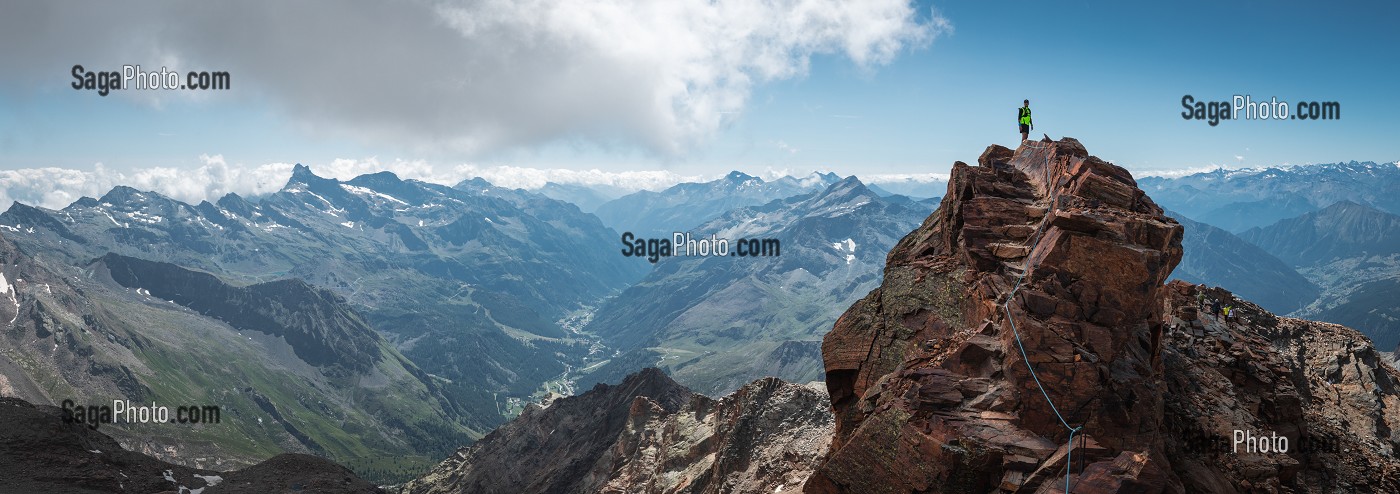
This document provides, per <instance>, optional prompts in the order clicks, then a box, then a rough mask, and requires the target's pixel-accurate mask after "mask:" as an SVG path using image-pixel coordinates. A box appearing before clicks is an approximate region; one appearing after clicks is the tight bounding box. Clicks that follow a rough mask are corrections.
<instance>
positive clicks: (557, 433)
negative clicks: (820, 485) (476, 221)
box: [403, 368, 832, 494]
mask: <svg viewBox="0 0 1400 494" xmlns="http://www.w3.org/2000/svg"><path fill="white" fill-rule="evenodd" d="M831 427H832V417H831V414H830V412H829V410H828V408H827V407H826V395H825V393H822V392H821V391H820V390H818V389H813V388H809V387H805V386H799V385H795V384H790V383H786V382H783V381H781V380H778V379H773V378H767V379H761V380H758V381H755V382H753V383H751V384H749V385H747V386H744V387H742V388H740V389H739V390H738V391H735V392H734V393H733V394H731V395H729V396H726V397H724V398H723V399H719V400H715V399H711V398H709V397H706V396H703V395H697V394H693V393H691V392H690V391H688V390H686V389H685V388H683V387H681V386H680V385H679V384H676V383H675V382H674V381H672V380H671V379H670V378H669V377H667V376H666V375H665V374H664V373H662V372H661V371H660V370H657V369H655V368H651V369H646V370H643V371H642V372H640V373H638V374H634V375H631V376H628V377H627V378H626V379H624V380H623V382H622V383H621V384H618V385H615V386H608V385H604V384H600V385H598V386H596V387H594V388H593V390H592V391H589V392H587V393H584V394H582V395H579V396H575V397H570V398H563V399H560V400H557V401H555V402H554V403H553V404H551V405H550V406H549V408H544V409H541V408H539V407H536V406H533V405H532V406H531V408H529V409H527V410H526V412H525V413H524V414H522V415H521V416H520V417H519V418H517V419H516V420H514V421H512V422H510V423H508V424H506V425H504V426H502V427H501V428H500V429H497V430H496V431H495V432H493V433H491V434H490V435H488V436H486V438H484V439H482V440H481V441H479V442H477V443H476V444H474V445H472V446H469V447H466V448H463V449H461V450H460V451H458V452H457V454H456V455H455V456H453V457H451V458H448V459H447V460H446V461H444V462H442V463H441V464H440V465H438V466H437V468H435V469H434V470H433V471H432V472H429V473H428V474H427V475H425V476H424V477H422V478H420V479H418V480H415V481H413V482H410V483H409V484H407V485H406V486H404V487H403V492H405V493H415V494H418V493H422V494H429V493H432V494H437V493H457V492H463V493H465V492H516V493H545V492H550V493H682V492H684V493H730V492H764V493H793V492H800V490H801V488H802V487H801V486H802V483H803V481H804V480H805V479H806V478H807V477H808V476H809V475H810V474H811V472H812V469H813V468H815V466H816V465H817V463H818V461H819V460H820V459H821V457H822V456H823V455H824V453H825V452H826V446H827V443H828V441H829V438H830V436H831Z"/></svg>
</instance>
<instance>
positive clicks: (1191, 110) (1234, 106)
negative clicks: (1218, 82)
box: [1181, 94, 1342, 127]
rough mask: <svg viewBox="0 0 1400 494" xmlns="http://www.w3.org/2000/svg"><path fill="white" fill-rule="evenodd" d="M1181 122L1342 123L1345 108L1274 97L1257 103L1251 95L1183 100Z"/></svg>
mask: <svg viewBox="0 0 1400 494" xmlns="http://www.w3.org/2000/svg"><path fill="white" fill-rule="evenodd" d="M1181 107H1182V111H1181V118H1184V119H1186V120H1201V121H1204V122H1206V123H1207V124H1209V125H1210V126H1211V127H1214V126H1216V125H1219V124H1220V122H1224V121H1226V120H1241V119H1243V120H1340V119H1341V118H1342V104H1341V103H1339V102H1336V101H1302V102H1299V103H1298V104H1296V105H1291V104H1289V103H1288V102H1287V101H1280V100H1279V99H1278V97H1274V96H1271V97H1269V99H1268V100H1267V101H1266V100H1259V101H1255V100H1254V98H1253V97H1251V96H1250V95H1247V94H1246V95H1240V94H1236V95H1234V96H1231V97H1230V99H1229V100H1228V101H1201V100H1197V99H1196V97H1195V96H1192V95H1189V94H1188V95H1185V96H1182V97H1181Z"/></svg>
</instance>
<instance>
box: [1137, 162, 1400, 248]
mask: <svg viewBox="0 0 1400 494" xmlns="http://www.w3.org/2000/svg"><path fill="white" fill-rule="evenodd" d="M1138 184H1139V185H1140V186H1141V187H1142V190H1143V191H1145V192H1147V193H1148V194H1151V195H1152V197H1154V198H1156V199H1157V201H1158V202H1159V203H1161V204H1162V206H1163V207H1165V208H1167V209H1171V210H1173V211H1176V212H1178V213H1181V214H1183V215H1186V216H1187V217H1190V218H1191V219H1193V220H1196V221H1199V222H1203V223H1208V224H1211V225H1214V226H1216V227H1219V228H1223V229H1225V230H1228V231H1230V232H1233V233H1240V232H1243V231H1245V230H1248V229H1250V228H1254V227H1263V226H1268V225H1271V224H1273V223H1274V222H1276V221H1278V220H1282V219H1285V218H1292V217H1295V216H1298V215H1300V214H1303V213H1307V212H1310V211H1316V210H1318V209H1322V208H1325V207H1328V206H1331V205H1332V204H1334V203H1336V202H1339V201H1343V200H1348V201H1352V202H1356V203H1358V204H1369V205H1371V206H1372V207H1374V208H1376V209H1380V210H1382V211H1388V212H1390V213H1392V214H1400V195H1397V194H1396V193H1395V191H1397V190H1400V164H1397V163H1375V162H1370V161H1368V162H1360V163H1358V162H1356V161H1351V162H1346V163H1332V164H1320V165H1303V166H1291V167H1265V168H1247V169H1240V170H1226V169H1223V168H1221V169H1217V170H1214V171H1210V172H1204V173H1196V174H1192V175H1187V176H1183V177H1175V178H1165V177H1142V178H1140V179H1138Z"/></svg>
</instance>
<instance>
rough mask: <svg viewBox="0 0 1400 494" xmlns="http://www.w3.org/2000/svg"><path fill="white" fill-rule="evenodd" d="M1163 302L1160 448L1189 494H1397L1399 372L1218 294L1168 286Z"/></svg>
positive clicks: (1294, 322)
mask: <svg viewBox="0 0 1400 494" xmlns="http://www.w3.org/2000/svg"><path fill="white" fill-rule="evenodd" d="M1198 293H1204V295H1205V297H1204V299H1203V300H1202V299H1198V298H1197V294H1198ZM1163 299H1164V300H1163V303H1164V307H1165V308H1166V314H1165V319H1164V321H1165V322H1166V323H1167V331H1166V333H1165V336H1164V342H1163V343H1164V345H1163V357H1162V358H1163V361H1164V374H1163V379H1164V380H1165V381H1166V384H1167V397H1166V400H1165V403H1166V407H1165V415H1164V417H1163V421H1164V423H1165V424H1166V426H1167V429H1168V430H1169V431H1170V432H1171V434H1170V435H1169V436H1168V438H1167V444H1166V447H1167V455H1168V457H1170V458H1171V459H1172V467H1173V469H1174V470H1176V471H1177V472H1178V474H1179V476H1180V478H1181V480H1182V482H1183V484H1184V485H1185V487H1186V491H1187V492H1254V491H1260V492H1400V462H1398V461H1397V459H1396V452H1397V447H1400V431H1397V430H1396V429H1395V428H1396V426H1397V423H1400V394H1397V393H1400V386H1397V384H1400V373H1397V372H1396V370H1395V369H1394V368H1393V367H1391V365H1390V364H1388V363H1384V359H1383V357H1382V356H1381V354H1379V353H1378V352H1377V351H1376V350H1375V348H1374V347H1373V346H1372V345H1371V342H1370V341H1369V340H1367V339H1366V338H1365V337H1364V336H1362V335H1361V334H1360V333H1359V332H1357V331H1355V330H1353V329H1350V328H1347V327H1345V326H1339V325H1336V324H1330V323H1324V322H1314V321H1304V320H1301V319H1293V318H1287V317H1276V316H1274V315H1273V314H1270V313H1268V312H1267V311H1265V310H1263V309H1261V308H1260V307H1259V306H1257V305H1254V304H1253V303H1250V302H1248V301H1245V300H1240V299H1238V298H1236V297H1235V296H1234V295H1233V294H1231V293H1230V292H1228V291H1225V290H1223V289H1220V288H1211V289H1204V288H1201V287H1198V286H1193V285H1189V284H1186V283H1182V282H1179V281H1174V282H1172V283H1171V284H1169V285H1167V290H1166V291H1165V293H1164V297H1163ZM1216 304H1219V305H1220V306H1222V307H1224V306H1230V307H1232V314H1233V316H1232V317H1231V318H1230V320H1228V321H1227V320H1225V318H1224V317H1222V316H1221V315H1219V314H1218V313H1214V311H1213V310H1211V309H1210V308H1211V307H1213V306H1215V305H1216ZM1202 309H1205V310H1202ZM1236 431H1240V433H1243V434H1244V435H1245V437H1246V438H1247V437H1256V438H1258V437H1266V438H1270V440H1271V441H1275V442H1276V440H1273V439H1272V438H1273V437H1282V438H1286V439H1287V445H1288V451H1287V452H1286V453H1276V452H1272V451H1256V452H1251V451H1250V444H1249V443H1248V442H1246V443H1244V444H1238V445H1237V444H1235V439H1236V437H1235V436H1236V434H1237V432H1236Z"/></svg>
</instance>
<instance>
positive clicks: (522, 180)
mask: <svg viewBox="0 0 1400 494" xmlns="http://www.w3.org/2000/svg"><path fill="white" fill-rule="evenodd" d="M454 175H455V176H461V177H463V178H471V177H481V178H483V179H485V180H486V181H487V182H491V183H492V184H493V185H497V186H500V187H508V188H513V189H514V188H519V189H538V188H540V187H544V184H545V183H547V182H554V183H559V184H574V185H607V186H611V187H616V188H619V189H623V190H627V191H636V190H643V189H645V190H661V189H665V188H667V187H670V186H672V185H676V184H678V183H681V182H697V181H706V180H713V179H714V177H706V176H702V175H681V174H678V173H675V172H672V171H669V170H637V171H622V172H608V171H602V170H598V169H596V168H595V169H592V170H570V169H564V168H526V167H518V166H506V165H497V166H478V165H461V166H458V167H457V168H456V169H455V174H454Z"/></svg>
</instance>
